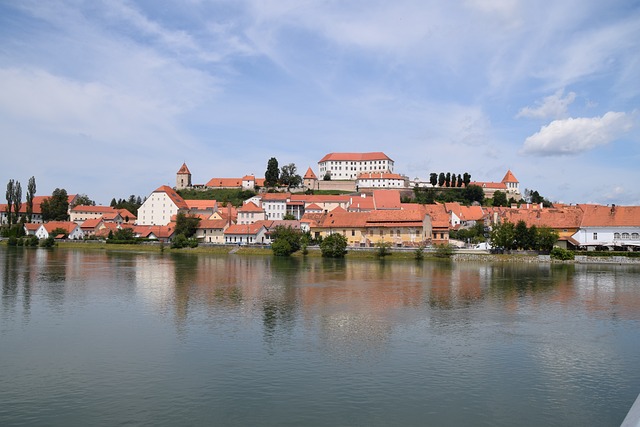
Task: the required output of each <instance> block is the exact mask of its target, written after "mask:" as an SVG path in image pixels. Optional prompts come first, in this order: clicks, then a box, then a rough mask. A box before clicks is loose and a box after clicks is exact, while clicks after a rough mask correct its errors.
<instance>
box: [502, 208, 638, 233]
mask: <svg viewBox="0 0 640 427" xmlns="http://www.w3.org/2000/svg"><path fill="white" fill-rule="evenodd" d="M499 216H500V220H501V221H502V222H510V223H512V224H517V223H518V222H520V221H524V222H525V223H526V224H527V227H531V226H532V225H535V226H536V227H549V228H555V229H565V228H567V229H570V228H576V229H577V228H579V227H580V223H581V222H582V218H583V211H582V209H580V208H578V207H576V206H573V207H567V208H563V209H556V208H544V209H526V208H509V209H505V210H503V211H502V212H501V213H500V214H499ZM639 222H640V221H639Z"/></svg>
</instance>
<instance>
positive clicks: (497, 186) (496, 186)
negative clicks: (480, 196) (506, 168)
mask: <svg viewBox="0 0 640 427" xmlns="http://www.w3.org/2000/svg"><path fill="white" fill-rule="evenodd" d="M469 185H477V186H478V187H482V188H489V189H494V190H506V189H507V184H505V183H504V182H483V181H473V182H470V183H469Z"/></svg>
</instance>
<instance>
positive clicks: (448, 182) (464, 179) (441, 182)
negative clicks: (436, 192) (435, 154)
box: [429, 172, 471, 188]
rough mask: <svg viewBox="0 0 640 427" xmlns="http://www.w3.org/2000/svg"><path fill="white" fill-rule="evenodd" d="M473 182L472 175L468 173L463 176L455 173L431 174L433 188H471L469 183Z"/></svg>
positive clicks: (430, 179) (430, 181) (430, 180)
mask: <svg viewBox="0 0 640 427" xmlns="http://www.w3.org/2000/svg"><path fill="white" fill-rule="evenodd" d="M470 182H471V174H470V173H468V172H465V173H464V174H463V175H460V174H458V175H456V174H455V173H452V172H447V173H444V172H440V173H439V174H438V173H436V172H431V174H430V175H429V183H430V184H431V185H432V186H434V187H435V186H436V185H437V186H438V187H458V188H460V187H462V186H463V185H464V186H465V187H468V186H469V183H470Z"/></svg>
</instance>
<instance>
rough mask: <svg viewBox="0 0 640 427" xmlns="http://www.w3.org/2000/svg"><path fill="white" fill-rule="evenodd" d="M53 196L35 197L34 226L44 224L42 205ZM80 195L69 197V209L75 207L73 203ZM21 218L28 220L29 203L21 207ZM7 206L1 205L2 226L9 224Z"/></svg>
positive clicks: (0, 219)
mask: <svg viewBox="0 0 640 427" xmlns="http://www.w3.org/2000/svg"><path fill="white" fill-rule="evenodd" d="M49 197H51V196H34V197H33V211H32V212H31V222H32V223H34V224H42V203H43V202H44V201H45V200H48V199H49ZM77 197H78V195H77V194H69V195H67V202H68V203H69V208H71V206H73V203H74V202H75V201H76V199H77ZM18 213H19V217H20V218H22V217H23V216H24V217H25V218H26V216H27V202H22V206H21V207H20V212H18ZM7 222H8V218H7V204H6V203H4V204H2V203H0V224H7Z"/></svg>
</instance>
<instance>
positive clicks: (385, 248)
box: [376, 241, 391, 258]
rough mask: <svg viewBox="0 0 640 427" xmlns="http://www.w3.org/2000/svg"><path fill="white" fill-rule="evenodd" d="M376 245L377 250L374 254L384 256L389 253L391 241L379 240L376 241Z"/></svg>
mask: <svg viewBox="0 0 640 427" xmlns="http://www.w3.org/2000/svg"><path fill="white" fill-rule="evenodd" d="M376 247H377V248H378V250H377V251H376V255H377V256H378V257H380V258H384V257H386V256H387V255H391V243H389V242H385V241H381V242H378V243H376Z"/></svg>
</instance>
